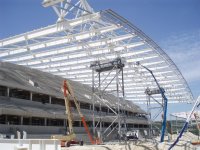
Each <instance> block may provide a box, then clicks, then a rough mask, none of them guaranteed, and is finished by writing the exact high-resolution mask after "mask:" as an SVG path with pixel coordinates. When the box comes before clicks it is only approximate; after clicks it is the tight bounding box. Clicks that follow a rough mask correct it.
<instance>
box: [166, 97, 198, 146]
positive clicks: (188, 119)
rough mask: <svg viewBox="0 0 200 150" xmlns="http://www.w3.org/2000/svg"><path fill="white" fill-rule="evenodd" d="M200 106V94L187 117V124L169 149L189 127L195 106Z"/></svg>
mask: <svg viewBox="0 0 200 150" xmlns="http://www.w3.org/2000/svg"><path fill="white" fill-rule="evenodd" d="M199 106H200V96H199V97H198V98H197V100H196V102H195V104H194V106H193V108H192V110H191V112H190V114H189V115H188V117H187V119H186V121H185V124H184V126H183V128H182V129H181V131H180V133H179V135H178V137H177V139H176V140H175V141H174V143H173V144H172V145H170V147H169V149H168V150H171V149H172V148H173V147H174V146H175V145H176V144H177V143H178V142H179V139H180V138H181V137H182V135H183V132H184V131H185V130H186V129H187V127H188V124H189V122H190V119H191V116H192V114H193V112H194V110H195V108H198V107H199Z"/></svg>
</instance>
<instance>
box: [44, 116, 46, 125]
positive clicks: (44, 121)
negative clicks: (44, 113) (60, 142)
mask: <svg viewBox="0 0 200 150" xmlns="http://www.w3.org/2000/svg"><path fill="white" fill-rule="evenodd" d="M44 126H47V118H44Z"/></svg>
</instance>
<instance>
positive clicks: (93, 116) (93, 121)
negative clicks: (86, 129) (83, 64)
mask: <svg viewBox="0 0 200 150" xmlns="http://www.w3.org/2000/svg"><path fill="white" fill-rule="evenodd" d="M94 92H95V91H94V70H92V93H93V95H92V96H93V98H92V112H93V115H92V126H93V135H95V112H94Z"/></svg>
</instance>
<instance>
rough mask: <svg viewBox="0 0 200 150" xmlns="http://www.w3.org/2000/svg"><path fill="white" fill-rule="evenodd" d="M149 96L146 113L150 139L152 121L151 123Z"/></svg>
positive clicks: (148, 97)
mask: <svg viewBox="0 0 200 150" xmlns="http://www.w3.org/2000/svg"><path fill="white" fill-rule="evenodd" d="M150 104H151V103H150V96H149V95H147V113H148V115H149V124H150V125H149V137H151V132H152V121H151V119H152V118H151V106H150Z"/></svg>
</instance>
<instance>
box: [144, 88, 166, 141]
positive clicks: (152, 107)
mask: <svg viewBox="0 0 200 150" xmlns="http://www.w3.org/2000/svg"><path fill="white" fill-rule="evenodd" d="M163 91H164V89H163ZM145 94H146V95H147V114H148V116H149V125H150V126H149V137H150V138H152V137H153V136H154V134H155V133H154V131H155V130H154V128H156V126H154V124H153V122H155V121H156V119H157V118H158V116H159V115H160V114H161V113H162V111H163V109H164V105H163V101H162V103H161V102H159V101H158V100H156V99H155V98H154V97H153V95H157V94H160V91H159V89H150V88H147V89H146V90H145ZM152 101H154V103H153V104H152ZM152 114H154V115H153V116H152Z"/></svg>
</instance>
